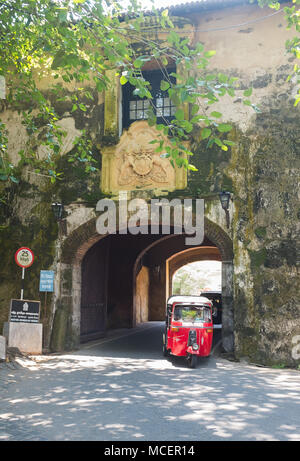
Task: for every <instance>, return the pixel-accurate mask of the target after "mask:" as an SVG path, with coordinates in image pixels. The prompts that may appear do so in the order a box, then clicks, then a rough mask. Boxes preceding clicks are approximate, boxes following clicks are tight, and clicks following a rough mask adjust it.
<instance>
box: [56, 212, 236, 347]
mask: <svg viewBox="0 0 300 461" xmlns="http://www.w3.org/2000/svg"><path fill="white" fill-rule="evenodd" d="M96 220H97V218H96V217H95V218H93V219H91V220H90V221H88V222H86V223H84V224H82V225H81V226H79V227H78V228H77V229H75V230H74V231H73V232H72V233H71V234H70V235H69V236H68V237H67V238H66V239H65V240H64V242H63V244H62V247H61V257H60V269H59V272H60V274H59V281H60V283H59V287H58V289H57V290H56V303H55V315H54V320H53V329H52V337H51V349H52V350H54V351H59V350H68V349H72V348H75V347H77V346H78V344H79V342H80V319H81V293H82V289H81V288H82V287H81V283H82V261H83V258H84V257H85V255H86V254H87V252H88V250H90V249H91V248H92V247H93V246H94V245H95V244H97V242H99V241H100V240H101V239H106V238H108V236H107V235H106V236H105V235H99V234H98V233H97V230H96ZM205 236H206V237H207V238H208V239H209V240H210V241H211V242H213V244H215V245H216V246H217V247H218V249H219V251H220V254H221V258H222V273H223V280H224V286H223V296H224V304H223V305H224V306H225V310H226V315H225V316H224V320H223V326H224V335H223V346H224V348H225V349H226V350H228V351H232V350H233V290H232V260H233V252H232V243H231V240H230V238H229V236H228V235H227V234H226V232H225V231H224V230H223V229H222V228H221V227H220V226H218V225H217V224H215V223H213V222H211V221H210V220H208V219H206V218H205ZM110 237H114V236H110ZM131 237H132V238H133V237H134V238H135V239H136V241H138V236H131ZM148 237H149V238H147V239H146V238H145V240H144V241H141V240H140V244H139V247H138V248H137V249H136V256H134V255H133V257H132V259H133V262H131V264H132V267H131V266H130V268H129V265H128V270H129V271H131V272H132V275H131V277H132V279H131V280H133V268H134V263H135V261H136V258H137V257H138V255H139V254H141V253H142V251H143V248H144V249H145V248H146V247H148V246H149V245H150V244H151V243H153V242H154V241H155V239H157V240H160V239H161V240H162V241H163V239H162V236H161V235H158V236H151V235H149V236H148ZM171 240H172V239H166V241H171ZM162 244H163V243H162ZM181 249H183V248H181ZM172 251H173V252H174V248H173V249H172V248H171V247H170V248H167V247H166V246H165V247H164V252H163V253H162V255H163V257H164V258H165V260H164V262H165V261H166V259H167V258H168V257H170V256H171V255H172ZM177 252H178V250H177ZM225 281H226V282H225ZM130 283H131V291H132V292H130V293H128V296H131V299H128V305H131V306H133V296H134V295H133V283H132V281H131V282H130ZM133 325H134V318H133V312H132V319H131V326H133Z"/></svg>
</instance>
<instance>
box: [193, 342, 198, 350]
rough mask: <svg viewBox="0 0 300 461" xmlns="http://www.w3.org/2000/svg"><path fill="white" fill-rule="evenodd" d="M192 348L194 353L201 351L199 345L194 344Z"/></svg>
mask: <svg viewBox="0 0 300 461" xmlns="http://www.w3.org/2000/svg"><path fill="white" fill-rule="evenodd" d="M192 348H193V350H194V351H197V350H198V349H199V346H198V344H197V343H194V344H193V345H192Z"/></svg>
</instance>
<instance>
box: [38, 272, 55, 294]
mask: <svg viewBox="0 0 300 461" xmlns="http://www.w3.org/2000/svg"><path fill="white" fill-rule="evenodd" d="M40 291H54V271H41V274H40Z"/></svg>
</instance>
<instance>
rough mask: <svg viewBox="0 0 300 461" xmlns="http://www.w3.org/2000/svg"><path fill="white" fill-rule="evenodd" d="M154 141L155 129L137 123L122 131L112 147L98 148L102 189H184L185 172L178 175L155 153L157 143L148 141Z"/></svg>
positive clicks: (181, 171) (176, 170)
mask: <svg viewBox="0 0 300 461" xmlns="http://www.w3.org/2000/svg"><path fill="white" fill-rule="evenodd" d="M157 139H158V133H157V131H156V130H155V128H153V127H150V126H149V125H148V123H147V121H137V122H134V123H133V124H132V125H131V126H130V127H129V129H128V130H127V131H124V133H123V134H122V136H121V138H120V141H119V143H118V144H117V145H116V146H115V147H109V148H107V149H105V148H104V149H102V156H103V168H102V180H101V184H102V186H101V187H102V190H103V191H104V192H116V191H118V190H134V189H153V188H155V189H157V190H159V189H162V190H174V189H176V188H183V187H185V184H186V172H185V171H183V169H181V170H180V172H179V171H178V169H177V168H173V167H172V165H171V163H170V161H169V159H167V158H162V157H160V153H157V152H155V149H156V147H157V144H151V141H153V140H157ZM165 139H166V141H167V143H168V139H167V138H165Z"/></svg>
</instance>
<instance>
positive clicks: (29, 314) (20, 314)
mask: <svg viewBox="0 0 300 461" xmlns="http://www.w3.org/2000/svg"><path fill="white" fill-rule="evenodd" d="M39 320H40V301H29V300H26V299H12V300H11V305H10V320H9V321H10V322H23V323H39Z"/></svg>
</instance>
